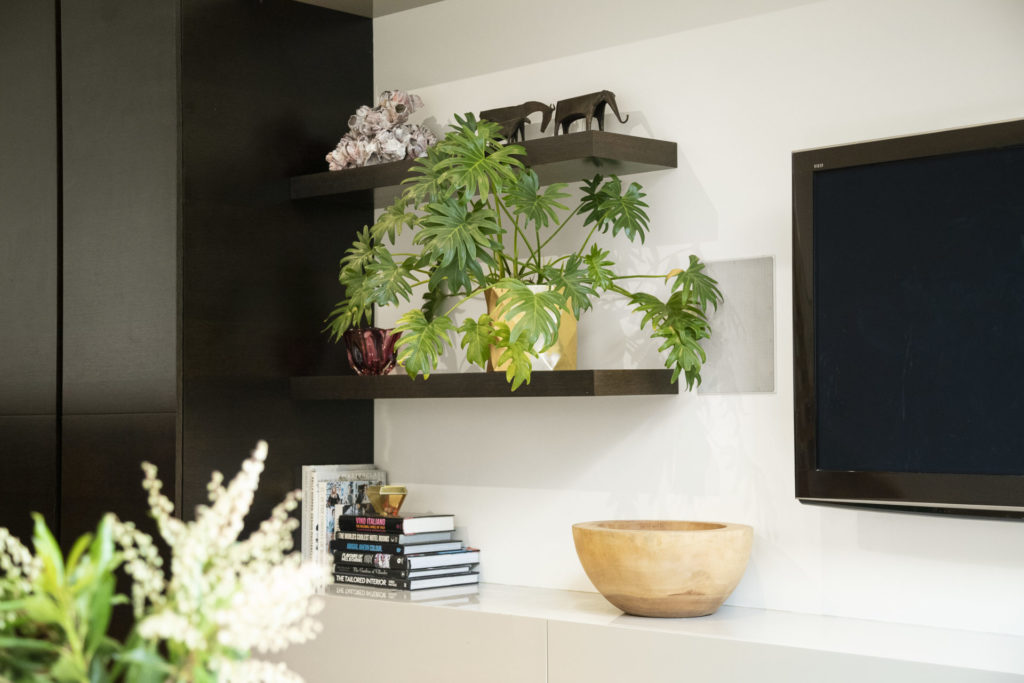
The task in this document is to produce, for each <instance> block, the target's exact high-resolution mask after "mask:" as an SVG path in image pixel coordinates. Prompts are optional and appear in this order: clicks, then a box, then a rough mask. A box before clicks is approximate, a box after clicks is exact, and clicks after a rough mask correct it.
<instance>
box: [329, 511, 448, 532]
mask: <svg viewBox="0 0 1024 683" xmlns="http://www.w3.org/2000/svg"><path fill="white" fill-rule="evenodd" d="M338 530H339V531H381V532H388V533H398V534H406V535H413V534H421V533H427V532H431V531H454V530H455V515H451V514H448V515H437V514H431V513H422V514H416V515H402V516H401V517H379V516H368V515H357V516H355V517H342V518H339V520H338Z"/></svg>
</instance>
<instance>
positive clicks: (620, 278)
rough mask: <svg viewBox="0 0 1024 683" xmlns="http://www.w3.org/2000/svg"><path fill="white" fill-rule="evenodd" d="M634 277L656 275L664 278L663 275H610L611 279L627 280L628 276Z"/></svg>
mask: <svg viewBox="0 0 1024 683" xmlns="http://www.w3.org/2000/svg"><path fill="white" fill-rule="evenodd" d="M635 277H656V278H658V279H659V280H664V279H665V276H664V275H615V276H614V277H612V279H613V280H628V279H630V278H635Z"/></svg>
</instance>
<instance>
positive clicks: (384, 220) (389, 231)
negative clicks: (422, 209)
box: [371, 197, 419, 244]
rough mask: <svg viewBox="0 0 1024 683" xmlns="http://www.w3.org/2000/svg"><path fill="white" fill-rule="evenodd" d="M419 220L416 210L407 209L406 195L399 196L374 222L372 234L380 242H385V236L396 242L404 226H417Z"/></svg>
mask: <svg viewBox="0 0 1024 683" xmlns="http://www.w3.org/2000/svg"><path fill="white" fill-rule="evenodd" d="M418 220H419V216H418V215H417V214H416V213H415V212H412V211H407V210H406V199H405V197H398V198H397V199H395V201H394V203H393V204H391V205H390V206H389V207H388V208H387V209H385V210H384V212H383V213H382V214H381V215H380V218H378V219H377V222H376V223H374V224H373V228H372V229H371V235H372V236H373V240H374V241H375V242H377V243H378V244H379V243H381V242H383V241H384V238H385V237H387V238H388V240H389V241H390V242H391V244H394V243H395V240H396V239H397V238H398V235H401V234H402V230H403V228H406V227H408V228H412V227H415V225H416V222H417V221H418Z"/></svg>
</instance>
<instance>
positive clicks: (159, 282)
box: [0, 0, 373, 544]
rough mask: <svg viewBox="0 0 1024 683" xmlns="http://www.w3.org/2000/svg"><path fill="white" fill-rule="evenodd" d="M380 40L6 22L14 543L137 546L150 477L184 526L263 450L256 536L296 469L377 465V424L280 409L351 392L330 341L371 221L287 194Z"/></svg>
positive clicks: (2, 445)
mask: <svg viewBox="0 0 1024 683" xmlns="http://www.w3.org/2000/svg"><path fill="white" fill-rule="evenodd" d="M55 5H56V6H57V7H59V8H60V10H59V11H60V22H59V23H60V33H59V35H60V36H61V38H60V45H59V46H58V45H57V35H58V31H57V24H58V21H57V19H58V17H57V16H56V11H57V10H56V9H55ZM371 27H372V23H371V21H370V20H368V19H364V18H358V17H354V16H350V15H345V14H341V13H337V12H332V11H329V10H325V9H323V8H319V7H313V6H309V5H305V4H303V3H298V2H292V1H291V0H147V2H137V1H136V0H75V2H70V1H68V0H65V1H64V2H60V3H53V2H39V1H37V0H4V2H2V3H0V99H2V104H3V106H0V144H2V147H0V149H2V150H3V154H0V276H2V277H3V278H4V287H3V288H0V316H2V318H0V319H2V320H4V321H5V322H6V321H13V322H11V323H10V324H4V325H0V468H2V469H0V524H7V525H10V526H13V527H15V528H17V526H16V524H15V523H14V520H13V517H19V518H23V519H24V520H25V527H24V528H25V529H27V528H28V526H27V525H28V517H27V515H26V514H25V513H26V512H27V510H28V509H40V510H42V511H44V512H45V513H47V514H48V515H49V516H50V517H51V518H53V517H57V518H58V519H59V520H60V521H62V524H63V529H62V534H61V535H62V540H63V541H64V543H65V544H66V543H68V542H70V541H71V540H72V539H73V538H74V537H75V536H77V535H78V534H80V533H82V532H85V531H87V530H89V529H91V528H93V527H94V526H95V524H96V522H97V521H98V518H99V515H100V514H101V513H102V512H104V511H106V510H114V511H116V512H117V513H118V514H119V515H121V516H122V517H125V518H131V519H134V520H136V521H137V522H145V519H146V515H145V512H146V509H145V507H146V506H145V496H144V495H143V494H142V491H141V488H140V487H139V481H140V479H141V471H140V469H139V465H140V463H141V462H142V461H143V460H149V461H151V462H154V463H155V464H157V465H158V467H159V468H160V470H161V475H162V479H163V481H164V483H165V492H167V493H168V494H169V495H171V496H172V497H176V498H177V500H178V502H179V504H180V503H181V502H184V505H183V510H184V511H185V516H186V517H188V516H190V511H191V509H192V508H193V506H194V505H195V504H196V503H198V502H202V500H203V499H204V498H205V483H206V481H207V479H208V477H209V474H210V471H211V470H213V469H220V470H222V471H224V472H226V473H231V472H234V471H236V470H237V468H238V465H239V462H240V461H241V459H242V458H244V457H245V455H246V454H247V453H248V451H249V450H250V449H251V447H252V446H253V444H254V443H255V441H256V440H257V439H258V438H266V439H267V440H268V441H269V442H270V444H271V453H272V455H271V458H270V461H269V462H268V473H267V475H265V477H264V481H263V484H262V485H261V490H260V494H259V496H258V497H257V501H256V505H255V514H254V517H256V518H257V519H258V518H259V517H262V516H265V515H266V513H267V512H269V509H270V507H271V506H272V505H273V504H274V503H276V502H277V501H278V500H280V498H281V496H282V495H283V494H284V492H285V491H286V490H288V489H291V488H294V487H296V486H298V484H299V476H298V475H299V466H300V465H302V464H306V463H316V462H367V461H370V460H371V459H372V434H373V407H372V402H369V401H354V402H350V403H346V404H334V405H324V404H309V403H301V402H295V401H292V400H291V398H290V396H289V392H288V378H289V377H291V376H293V375H298V374H314V373H336V372H344V371H346V369H345V363H344V354H343V351H342V350H341V348H340V347H337V346H335V345H332V344H329V343H328V342H327V341H326V338H325V336H324V335H323V334H322V332H321V328H322V326H323V323H322V321H323V319H324V317H325V316H326V315H327V313H328V312H329V311H330V309H331V306H332V305H333V303H334V302H335V300H336V299H338V298H339V297H340V295H341V292H340V288H339V286H338V284H337V280H336V269H337V262H338V259H339V258H340V256H341V255H342V253H343V252H344V249H345V248H346V247H347V246H348V244H349V242H350V241H351V239H352V237H353V235H354V234H355V231H356V230H357V229H359V228H360V227H361V226H362V225H363V224H365V223H369V222H371V221H372V212H371V210H370V209H369V208H365V209H354V208H351V207H349V208H339V207H336V206H335V207H331V206H327V205H324V204H320V203H315V202H313V203H293V202H291V200H290V199H289V198H288V178H289V177H290V176H292V175H295V174H299V173H304V172H309V171H314V170H319V169H321V168H323V167H324V165H325V164H324V162H323V161H322V159H323V157H324V155H325V154H326V153H327V151H328V150H330V149H331V148H332V147H333V146H334V144H335V143H336V142H337V139H338V138H339V137H340V136H341V135H342V134H343V133H344V132H345V130H346V124H347V118H348V115H349V114H350V113H351V112H352V111H353V110H355V108H356V107H358V106H359V105H361V104H364V103H367V102H370V101H371V100H372V98H373V93H372V35H371ZM58 55H60V56H61V59H60V64H58V59H57V56H58ZM58 86H59V87H60V90H58ZM58 92H62V97H61V98H60V102H58V98H57V93H58ZM12 102H15V103H16V106H10V104H11V103H12ZM58 105H60V106H58ZM61 140H63V144H62V145H60V144H59V142H60V141H61ZM60 153H62V154H63V165H62V166H60V167H58V164H57V160H58V159H59V158H60V156H61V154H60ZM61 169H62V172H61ZM61 188H62V189H61ZM61 216H63V220H61ZM58 491H59V495H58ZM58 499H60V501H62V507H61V509H60V511H59V513H58V502H59V501H58ZM8 517H11V518H12V519H11V520H8V519H7V518H8Z"/></svg>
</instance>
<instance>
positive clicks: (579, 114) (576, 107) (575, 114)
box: [555, 90, 629, 135]
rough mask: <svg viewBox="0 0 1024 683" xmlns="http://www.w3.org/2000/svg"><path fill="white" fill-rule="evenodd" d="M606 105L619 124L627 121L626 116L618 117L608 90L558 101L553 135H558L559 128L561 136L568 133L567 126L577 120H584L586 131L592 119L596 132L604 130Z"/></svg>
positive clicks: (611, 94) (613, 99) (611, 95)
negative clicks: (595, 125) (595, 122)
mask: <svg viewBox="0 0 1024 683" xmlns="http://www.w3.org/2000/svg"><path fill="white" fill-rule="evenodd" d="M606 105H607V106H609V107H611V108H612V112H614V114H615V118H616V119H618V120H619V123H625V122H626V121H628V120H629V115H628V114H627V115H626V118H622V117H621V116H619V108H618V106H616V104H615V93H613V92H611V91H610V90H601V91H600V92H592V93H589V94H587V95H577V96H576V97H570V98H568V99H565V100H559V101H558V104H557V105H555V135H558V129H559V128H561V129H562V133H563V134H565V133H568V132H569V126H570V125H571V124H572V122H573V121H576V120H578V119H586V122H587V127H586V130H590V128H591V122H592V121H593V120H594V119H596V120H597V128H598V130H604V108H605V106H606Z"/></svg>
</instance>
